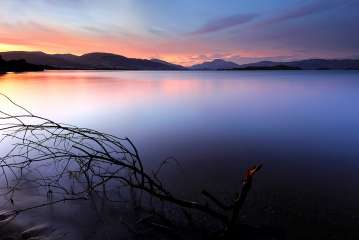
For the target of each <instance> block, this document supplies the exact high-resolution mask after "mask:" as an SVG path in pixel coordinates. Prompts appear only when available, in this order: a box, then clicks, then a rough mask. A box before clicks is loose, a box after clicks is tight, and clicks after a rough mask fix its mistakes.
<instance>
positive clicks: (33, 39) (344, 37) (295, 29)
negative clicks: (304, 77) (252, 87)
mask: <svg viewBox="0 0 359 240" xmlns="http://www.w3.org/2000/svg"><path fill="white" fill-rule="evenodd" d="M358 43H359V0H301V1H300V0H251V1H248V0H1V1H0V51H13V50H29V51H30V50H31V51H44V52H48V53H73V54H83V53H87V52H113V53H117V54H121V55H125V56H127V57H138V58H160V59H163V60H167V61H171V62H175V63H179V64H183V65H191V64H194V63H199V62H202V61H207V60H212V59H215V58H222V59H226V60H231V61H235V62H237V63H247V62H254V61H259V60H294V59H303V58H313V57H320V58H359V44H358Z"/></svg>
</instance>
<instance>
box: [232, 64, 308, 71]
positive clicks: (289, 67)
mask: <svg viewBox="0 0 359 240" xmlns="http://www.w3.org/2000/svg"><path fill="white" fill-rule="evenodd" d="M227 70H228V69H227ZM230 70H235V71H241V70H245V71H248V70H250V71H255V70H302V69H301V68H300V67H291V66H287V65H275V66H247V67H240V68H232V69H230Z"/></svg>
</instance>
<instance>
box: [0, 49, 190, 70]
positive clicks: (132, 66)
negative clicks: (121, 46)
mask: <svg viewBox="0 0 359 240" xmlns="http://www.w3.org/2000/svg"><path fill="white" fill-rule="evenodd" d="M0 55H2V56H3V58H4V59H5V60H18V59H25V60H26V61H27V62H29V63H33V64H39V65H46V66H48V68H52V69H85V70H182V69H183V68H184V67H182V66H177V65H174V64H168V63H166V64H165V63H162V62H158V61H151V60H146V59H137V58H127V57H124V56H121V55H116V54H111V53H88V54H84V55H82V56H76V55H72V54H46V53H43V52H19V51H16V52H3V53H0Z"/></svg>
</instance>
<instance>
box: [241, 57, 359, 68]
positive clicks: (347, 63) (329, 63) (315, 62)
mask: <svg viewBox="0 0 359 240" xmlns="http://www.w3.org/2000/svg"><path fill="white" fill-rule="evenodd" d="M278 65H286V66H289V67H298V68H301V69H305V70H315V69H333V70H334V69H337V70H339V69H358V70H359V60H355V59H334V60H328V59H308V60H300V61H292V62H272V61H262V62H256V63H250V64H244V65H241V68H243V67H274V66H278Z"/></svg>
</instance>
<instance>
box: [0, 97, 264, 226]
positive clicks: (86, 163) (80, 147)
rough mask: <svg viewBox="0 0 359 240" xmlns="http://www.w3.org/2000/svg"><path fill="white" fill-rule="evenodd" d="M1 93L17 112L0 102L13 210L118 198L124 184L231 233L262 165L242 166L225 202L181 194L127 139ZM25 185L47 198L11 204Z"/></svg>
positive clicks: (3, 173)
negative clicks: (42, 112) (44, 113)
mask: <svg viewBox="0 0 359 240" xmlns="http://www.w3.org/2000/svg"><path fill="white" fill-rule="evenodd" d="M1 96H2V97H3V98H5V99H6V100H7V101H8V102H9V103H11V105H12V106H14V107H16V108H17V109H18V111H19V112H20V113H18V114H10V113H8V112H6V111H2V110H1V106H0V135H1V137H2V139H1V143H2V144H3V145H6V146H8V145H10V146H11V147H10V148H9V149H7V151H6V153H5V154H2V155H1V156H0V181H1V182H4V183H5V186H4V187H3V188H1V192H0V193H1V194H2V195H3V196H6V197H7V199H8V200H9V202H10V203H11V205H13V206H14V210H13V215H17V214H20V213H22V212H24V211H29V210H31V209H35V208H39V207H43V206H47V205H52V204H56V203H59V202H64V201H72V200H86V199H89V198H90V197H91V196H92V195H93V194H98V195H101V197H103V198H105V199H107V200H109V201H112V202H115V201H120V200H119V199H117V198H116V197H115V196H113V194H111V191H112V190H113V189H115V188H116V189H118V188H129V189H132V190H134V191H136V192H137V193H139V194H140V195H141V194H147V195H148V196H150V197H151V198H154V199H158V200H160V201H161V202H167V203H170V204H172V205H174V206H176V207H178V208H180V209H183V212H184V213H185V216H186V217H187V218H188V219H191V217H190V215H191V213H192V212H194V211H196V212H199V213H201V214H205V215H207V216H210V217H211V218H213V219H215V220H216V221H219V222H220V223H221V224H222V225H223V226H224V227H223V230H226V231H229V232H230V231H231V229H232V228H233V227H234V226H235V225H236V223H237V221H238V217H239V214H240V211H241V209H242V207H243V204H244V202H245V200H246V197H247V194H248V192H249V191H250V190H251V187H252V182H253V177H254V175H255V174H256V173H257V172H258V171H259V170H260V168H261V165H257V166H253V167H251V168H250V169H248V170H247V172H246V174H245V177H244V179H243V184H242V187H241V189H240V191H239V192H238V193H237V194H236V196H235V197H234V198H233V200H232V202H231V203H230V204H226V203H224V202H223V201H222V200H220V199H218V197H216V196H214V195H212V194H211V193H210V192H209V191H206V190H203V191H202V195H203V197H204V198H203V199H204V200H202V201H190V200H187V199H182V198H180V197H177V196H175V195H174V194H173V193H171V191H170V190H169V189H166V187H165V186H164V184H163V182H162V181H161V180H160V179H159V176H158V174H159V173H158V172H157V171H156V172H154V171H147V170H146V169H145V168H144V166H143V162H142V159H141V157H140V155H139V152H138V150H137V148H136V146H135V145H134V144H133V142H132V141H131V140H130V139H129V138H119V137H116V136H114V135H111V134H107V133H103V132H99V131H96V130H93V129H88V128H80V127H76V126H72V125H67V124H61V123H57V122H54V121H52V120H50V119H47V118H43V117H40V116H37V115H34V114H32V113H31V112H30V111H28V110H26V109H25V108H23V107H21V106H18V105H16V104H15V103H14V102H12V101H11V100H10V99H9V98H8V97H6V96H5V95H1ZM29 184H31V186H32V187H34V188H37V189H39V191H42V192H43V193H44V194H45V193H46V195H47V199H48V200H47V201H46V202H44V203H40V204H34V205H33V206H31V207H27V208H16V201H14V197H13V196H14V194H16V192H17V191H19V190H21V189H22V188H24V187H26V186H28V185H29Z"/></svg>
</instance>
